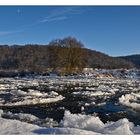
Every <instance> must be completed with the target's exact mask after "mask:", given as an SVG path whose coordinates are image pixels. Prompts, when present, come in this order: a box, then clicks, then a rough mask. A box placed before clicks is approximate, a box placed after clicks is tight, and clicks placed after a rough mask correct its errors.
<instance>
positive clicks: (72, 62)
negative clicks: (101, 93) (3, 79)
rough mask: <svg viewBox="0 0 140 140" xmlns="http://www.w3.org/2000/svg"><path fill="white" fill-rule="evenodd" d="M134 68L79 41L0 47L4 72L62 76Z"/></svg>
mask: <svg viewBox="0 0 140 140" xmlns="http://www.w3.org/2000/svg"><path fill="white" fill-rule="evenodd" d="M85 67H90V68H110V69H112V68H113V69H114V68H131V67H133V64H131V63H129V62H127V61H125V60H122V59H119V58H113V57H110V56H108V55H106V54H103V53H101V52H96V51H93V50H90V49H87V48H85V47H84V45H83V44H82V43H81V42H80V41H78V40H77V39H76V38H73V37H67V38H64V39H56V40H53V41H51V42H50V43H49V44H47V45H37V44H27V45H24V46H19V45H13V46H8V45H0V69H1V70H18V71H25V70H27V71H36V72H47V71H57V72H61V73H71V72H81V71H82V69H83V68H85Z"/></svg>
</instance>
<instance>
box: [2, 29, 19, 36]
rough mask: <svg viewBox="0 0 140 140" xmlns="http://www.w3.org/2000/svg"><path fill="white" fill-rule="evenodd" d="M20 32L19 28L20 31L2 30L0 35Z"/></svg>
mask: <svg viewBox="0 0 140 140" xmlns="http://www.w3.org/2000/svg"><path fill="white" fill-rule="evenodd" d="M18 32H21V30H18V31H0V36H7V35H11V34H15V33H18Z"/></svg>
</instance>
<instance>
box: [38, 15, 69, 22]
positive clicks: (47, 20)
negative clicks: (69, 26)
mask: <svg viewBox="0 0 140 140" xmlns="http://www.w3.org/2000/svg"><path fill="white" fill-rule="evenodd" d="M65 19H67V17H66V16H62V17H52V18H45V19H43V20H41V21H40V22H42V23H43V22H51V21H59V20H65Z"/></svg>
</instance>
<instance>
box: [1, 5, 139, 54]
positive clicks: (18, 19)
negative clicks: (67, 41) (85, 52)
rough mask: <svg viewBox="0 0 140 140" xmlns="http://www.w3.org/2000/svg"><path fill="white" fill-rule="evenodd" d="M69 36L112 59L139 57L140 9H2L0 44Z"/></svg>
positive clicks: (32, 42) (46, 41) (50, 7)
mask: <svg viewBox="0 0 140 140" xmlns="http://www.w3.org/2000/svg"><path fill="white" fill-rule="evenodd" d="M67 36H73V37H76V38H77V39H78V40H80V41H81V42H82V43H83V44H84V45H85V47H86V48H90V49H93V50H97V51H101V52H104V53H106V54H109V55H111V56H121V55H130V54H140V6H135V7H127V6H121V7H117V6H111V7H109V6H0V44H9V45H12V44H19V45H20V44H48V43H49V42H50V41H51V40H53V39H57V38H63V37H67Z"/></svg>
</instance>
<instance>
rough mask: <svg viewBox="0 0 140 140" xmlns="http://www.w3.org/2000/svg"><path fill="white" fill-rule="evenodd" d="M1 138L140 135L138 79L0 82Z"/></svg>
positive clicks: (134, 75)
mask: <svg viewBox="0 0 140 140" xmlns="http://www.w3.org/2000/svg"><path fill="white" fill-rule="evenodd" d="M0 109H1V110H0V123H1V124H2V125H1V127H0V134H140V127H139V125H140V119H139V116H140V74H139V71H138V70H137V71H134V70H130V71H129V70H125V71H122V70H118V71H117V70H96V71H94V74H92V73H90V74H88V73H86V74H85V75H79V76H66V77H65V76H63V77H59V76H55V77H54V76H40V75H38V76H31V77H30V76H27V77H14V78H1V79H0Z"/></svg>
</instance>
